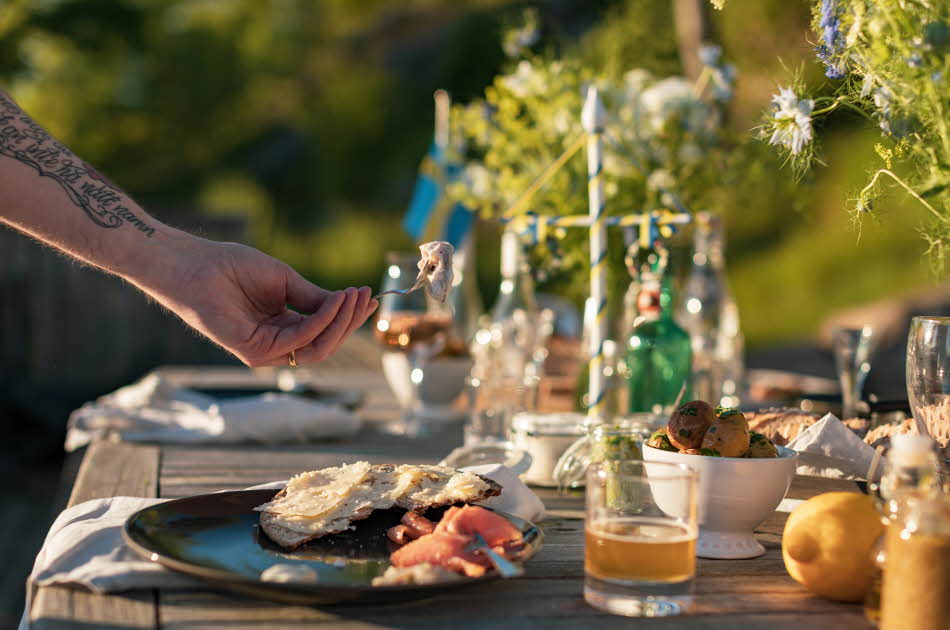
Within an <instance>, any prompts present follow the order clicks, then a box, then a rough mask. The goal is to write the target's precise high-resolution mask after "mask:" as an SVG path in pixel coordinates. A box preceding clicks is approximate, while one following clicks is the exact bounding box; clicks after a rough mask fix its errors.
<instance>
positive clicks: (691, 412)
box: [676, 405, 696, 416]
mask: <svg viewBox="0 0 950 630" xmlns="http://www.w3.org/2000/svg"><path fill="white" fill-rule="evenodd" d="M676 413H678V414H679V415H681V416H695V415H696V407H687V406H685V405H684V406H682V407H680V408H679V410H678V411H677V412H676Z"/></svg>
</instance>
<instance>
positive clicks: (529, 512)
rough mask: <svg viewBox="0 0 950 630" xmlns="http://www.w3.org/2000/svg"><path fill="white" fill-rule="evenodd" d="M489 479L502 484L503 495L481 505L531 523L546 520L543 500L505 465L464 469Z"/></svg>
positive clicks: (488, 465) (486, 465) (487, 465)
mask: <svg viewBox="0 0 950 630" xmlns="http://www.w3.org/2000/svg"><path fill="white" fill-rule="evenodd" d="M462 470H467V471H469V472H473V473H477V474H479V475H481V476H483V477H488V478H489V479H492V480H493V481H497V482H498V483H499V484H501V488H502V490H501V494H499V495H498V496H497V497H491V498H489V499H486V500H485V501H482V502H481V503H480V504H479V505H484V506H485V507H490V508H494V509H496V510H501V511H502V512H508V513H509V514H512V515H514V516H518V517H520V518H523V519H525V520H529V521H540V520H543V519H544V503H543V502H542V501H541V498H540V497H539V496H538V495H536V494H535V493H534V491H532V490H531V488H529V487H528V486H526V485H525V484H524V482H523V481H521V478H520V477H519V476H518V473H516V472H515V471H513V470H512V469H510V468H508V467H507V466H505V465H503V464H484V465H481V466H468V467H466V468H462Z"/></svg>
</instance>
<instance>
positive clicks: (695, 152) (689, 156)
mask: <svg viewBox="0 0 950 630" xmlns="http://www.w3.org/2000/svg"><path fill="white" fill-rule="evenodd" d="M678 157H679V161H680V162H682V163H683V164H697V163H699V162H701V161H702V159H703V150H702V149H700V148H699V145H698V144H696V143H695V142H685V143H683V146H681V147H680V150H679V155H678Z"/></svg>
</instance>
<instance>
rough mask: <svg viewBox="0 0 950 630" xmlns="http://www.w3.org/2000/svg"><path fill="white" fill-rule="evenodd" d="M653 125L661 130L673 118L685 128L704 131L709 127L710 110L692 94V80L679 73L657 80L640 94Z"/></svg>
mask: <svg viewBox="0 0 950 630" xmlns="http://www.w3.org/2000/svg"><path fill="white" fill-rule="evenodd" d="M640 103H641V104H642V105H643V109H644V110H645V111H646V112H647V115H648V116H649V118H650V122H651V123H652V126H653V128H654V129H655V130H656V131H661V130H662V129H663V128H664V127H665V126H666V124H667V122H668V121H670V120H673V119H676V120H678V121H679V123H680V124H681V125H682V126H683V128H684V129H685V130H687V131H691V132H693V133H698V134H705V133H708V132H709V131H710V129H709V127H710V125H709V122H710V114H711V110H710V108H709V106H708V105H707V104H706V103H705V102H703V101H702V100H700V99H698V98H696V95H695V93H694V92H693V84H692V83H691V82H689V81H687V80H686V79H684V78H683V77H668V78H666V79H663V80H661V81H657V82H656V83H654V84H653V85H651V86H650V87H649V88H648V89H646V90H644V91H643V94H641V95H640Z"/></svg>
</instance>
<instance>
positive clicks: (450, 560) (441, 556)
mask: <svg viewBox="0 0 950 630" xmlns="http://www.w3.org/2000/svg"><path fill="white" fill-rule="evenodd" d="M471 541H472V538H471V537H470V536H464V535H460V534H449V533H444V532H443V533H441V534H439V533H432V534H428V535H426V536H423V537H422V538H419V539H417V540H413V541H412V542H409V543H407V544H406V545H404V546H403V547H401V548H399V549H397V550H396V551H394V552H393V553H392V555H391V556H390V557H389V561H390V562H391V563H392V565H393V566H394V567H411V566H415V565H417V564H422V563H428V564H433V565H436V566H440V567H445V568H446V569H451V570H452V571H455V572H457V573H464V574H465V575H467V576H469V577H481V576H482V575H484V574H485V571H486V570H487V569H488V568H490V567H491V564H490V563H489V561H488V560H487V559H486V558H483V557H481V556H479V555H477V554H475V553H471V552H466V551H465V547H466V546H467V545H468V544H469V543H470V542H471Z"/></svg>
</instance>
